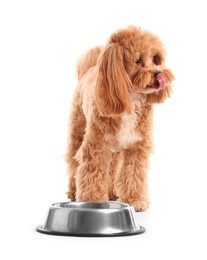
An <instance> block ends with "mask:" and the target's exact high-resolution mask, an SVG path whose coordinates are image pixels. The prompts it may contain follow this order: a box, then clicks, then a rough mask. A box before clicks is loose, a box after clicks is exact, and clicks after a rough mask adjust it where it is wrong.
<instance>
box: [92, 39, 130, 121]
mask: <svg viewBox="0 0 207 260" xmlns="http://www.w3.org/2000/svg"><path fill="white" fill-rule="evenodd" d="M132 88H133V86H132V83H131V80H130V78H129V76H128V74H127V72H126V70H125V68H124V53H123V47H122V46H121V45H119V44H118V43H112V44H110V45H109V46H108V47H107V48H106V50H105V51H104V52H103V56H102V58H101V59H100V64H99V74H98V79H97V83H96V103H97V107H98V110H99V114H100V115H102V116H106V117H115V116H118V115H121V114H123V113H124V112H126V113H130V111H131V106H130V100H129V94H128V92H129V91H130V89H132Z"/></svg>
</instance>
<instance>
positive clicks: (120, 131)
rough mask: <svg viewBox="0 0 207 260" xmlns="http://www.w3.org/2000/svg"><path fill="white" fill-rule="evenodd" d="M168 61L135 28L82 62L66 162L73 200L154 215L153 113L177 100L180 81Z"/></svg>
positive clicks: (153, 42) (113, 38)
mask: <svg viewBox="0 0 207 260" xmlns="http://www.w3.org/2000/svg"><path fill="white" fill-rule="evenodd" d="M164 59H165V51H164V48H163V44H162V43H161V42H160V40H159V39H158V37H157V36H155V35H153V34H152V33H150V32H148V31H144V30H142V29H140V28H136V27H134V26H129V27H128V28H126V29H121V30H118V31H117V32H115V33H114V34H112V35H111V37H110V38H109V40H108V43H107V45H106V46H105V47H104V46H101V47H96V48H93V49H91V50H89V51H88V52H87V53H85V54H84V55H83V56H82V57H81V58H80V60H79V61H78V64H77V73H78V78H79V82H78V86H77V88H76V90H75V94H74V98H73V102H72V114H71V117H70V122H69V138H68V149H67V154H66V161H67V163H68V175H69V191H68V197H69V198H71V199H72V200H77V201H108V200H118V201H120V202H125V203H129V204H130V205H133V206H134V207H135V210H137V211H141V210H145V209H147V208H148V206H149V200H148V195H147V190H148V188H147V176H146V172H147V168H148V159H149V155H150V153H151V150H152V136H151V132H152V118H153V105H154V104H155V103H162V102H163V101H164V100H165V99H166V98H167V97H169V96H170V93H171V86H170V85H171V82H172V80H173V79H174V76H173V74H172V72H171V71H170V70H169V69H167V68H166V67H165V60H164Z"/></svg>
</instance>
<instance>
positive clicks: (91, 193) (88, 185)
mask: <svg viewBox="0 0 207 260" xmlns="http://www.w3.org/2000/svg"><path fill="white" fill-rule="evenodd" d="M76 159H77V160H78V161H79V162H80V165H79V167H78V169H77V174H76V186H77V192H76V199H77V201H99V202H103V201H108V184H109V166H110V161H111V152H110V150H109V149H108V145H107V144H106V141H105V138H104V134H103V133H102V132H101V131H100V130H99V129H98V127H97V126H96V125H95V124H91V128H90V131H87V133H86V134H85V136H84V140H83V144H82V145H81V147H80V149H79V151H78V153H77V155H76Z"/></svg>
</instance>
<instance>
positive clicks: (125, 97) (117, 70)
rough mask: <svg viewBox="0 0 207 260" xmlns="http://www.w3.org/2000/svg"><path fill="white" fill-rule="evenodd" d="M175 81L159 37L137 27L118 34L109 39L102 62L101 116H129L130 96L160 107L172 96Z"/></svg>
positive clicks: (99, 82) (98, 90)
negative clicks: (167, 66) (137, 96)
mask: <svg viewBox="0 0 207 260" xmlns="http://www.w3.org/2000/svg"><path fill="white" fill-rule="evenodd" d="M173 79H174V76H173V74H172V72H171V71H170V70H169V69H167V68H166V67H165V50H164V47H163V44H162V43H161V41H160V40H159V38H158V37H157V36H155V35H153V34H152V33H150V32H147V31H143V30H141V29H137V28H136V27H134V26H130V27H128V28H127V29H123V30H119V31H118V32H116V33H114V34H112V36H111V37H110V39H109V41H108V45H107V46H106V48H105V50H104V52H103V55H102V56H101V59H100V64H99V75H98V80H97V85H96V100H97V105H98V108H99V112H100V113H101V114H103V115H104V116H117V115H120V114H123V113H125V112H127V113H130V110H131V106H130V100H129V93H141V94H142V95H143V96H145V100H146V102H147V103H148V104H152V103H161V102H163V101H164V100H165V99H166V98H167V97H169V96H170V93H171V82H172V81H173Z"/></svg>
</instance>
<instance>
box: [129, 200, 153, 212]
mask: <svg viewBox="0 0 207 260" xmlns="http://www.w3.org/2000/svg"><path fill="white" fill-rule="evenodd" d="M149 204H150V203H149V201H144V200H143V201H136V202H132V203H130V205H131V206H133V207H134V209H135V211H145V210H147V209H148V208H149Z"/></svg>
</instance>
